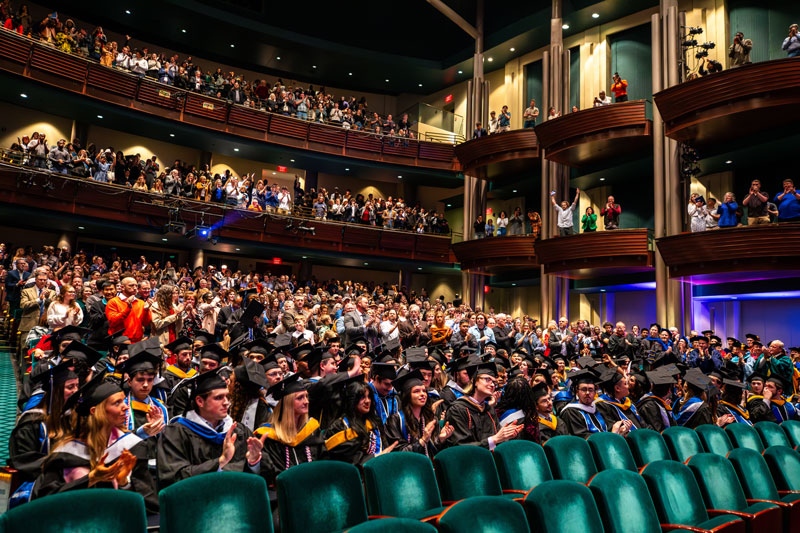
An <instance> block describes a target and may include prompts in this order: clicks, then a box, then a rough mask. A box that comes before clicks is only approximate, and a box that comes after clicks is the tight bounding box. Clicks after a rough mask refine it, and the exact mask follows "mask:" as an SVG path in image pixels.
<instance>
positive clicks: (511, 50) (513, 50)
mask: <svg viewBox="0 0 800 533" xmlns="http://www.w3.org/2000/svg"><path fill="white" fill-rule="evenodd" d="M508 51H509V52H516V51H517V49H516V48H514V47H513V46H512V47H511V48H509V49H508Z"/></svg>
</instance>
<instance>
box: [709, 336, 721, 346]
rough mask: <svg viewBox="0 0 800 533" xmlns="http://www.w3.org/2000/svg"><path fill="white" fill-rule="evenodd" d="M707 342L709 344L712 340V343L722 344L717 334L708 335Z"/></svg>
mask: <svg viewBox="0 0 800 533" xmlns="http://www.w3.org/2000/svg"><path fill="white" fill-rule="evenodd" d="M708 342H709V344H711V343H712V342H713V343H714V344H719V345H722V339H720V338H719V337H718V336H717V335H711V336H709V337H708Z"/></svg>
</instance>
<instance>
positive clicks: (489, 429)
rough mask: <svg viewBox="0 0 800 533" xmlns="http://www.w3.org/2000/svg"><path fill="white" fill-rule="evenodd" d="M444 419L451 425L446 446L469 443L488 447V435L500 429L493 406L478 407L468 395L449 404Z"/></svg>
mask: <svg viewBox="0 0 800 533" xmlns="http://www.w3.org/2000/svg"><path fill="white" fill-rule="evenodd" d="M445 420H446V421H447V422H449V423H450V425H452V426H453V433H452V435H450V438H448V439H447V441H446V442H445V445H446V446H457V445H462V444H470V445H473V446H482V447H484V448H488V447H489V437H491V436H493V435H495V434H496V433H497V431H498V430H499V429H500V421H499V419H498V418H497V413H495V410H494V407H493V406H491V405H488V404H484V405H483V406H480V407H479V406H478V405H476V404H475V403H474V402H473V401H472V400H470V399H469V397H468V396H462V397H461V398H459V399H458V400H456V401H455V402H454V403H453V405H451V406H450V408H449V409H448V410H447V415H445Z"/></svg>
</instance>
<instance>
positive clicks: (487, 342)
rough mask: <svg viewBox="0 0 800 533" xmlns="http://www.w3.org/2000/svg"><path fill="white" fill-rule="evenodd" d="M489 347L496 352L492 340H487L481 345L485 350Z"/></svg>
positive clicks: (494, 343) (495, 343)
mask: <svg viewBox="0 0 800 533" xmlns="http://www.w3.org/2000/svg"><path fill="white" fill-rule="evenodd" d="M489 346H494V349H495V350H497V342H496V341H493V340H492V339H489V340H487V341H486V342H484V343H483V349H484V350H485V349H486V348H488V347H489Z"/></svg>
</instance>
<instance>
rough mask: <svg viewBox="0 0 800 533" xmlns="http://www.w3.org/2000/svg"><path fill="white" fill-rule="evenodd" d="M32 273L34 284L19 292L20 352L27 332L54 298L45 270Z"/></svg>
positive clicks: (22, 350) (41, 269) (39, 269)
mask: <svg viewBox="0 0 800 533" xmlns="http://www.w3.org/2000/svg"><path fill="white" fill-rule="evenodd" d="M34 275H35V279H36V283H35V284H34V286H33V287H29V288H27V289H23V290H22V293H21V294H20V302H19V306H20V307H21V308H22V317H21V318H20V319H19V328H18V329H19V338H20V343H19V346H20V353H21V354H24V353H25V338H26V337H27V336H28V332H29V331H30V330H32V329H33V328H34V327H35V326H37V325H38V324H39V319H40V318H41V317H42V315H44V314H45V313H47V308H48V307H49V306H50V300H51V299H52V298H55V292H53V291H52V290H51V289H49V288H48V287H47V279H48V278H47V271H46V270H45V269H44V268H37V269H36V272H35V274H34ZM20 361H21V360H20Z"/></svg>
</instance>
